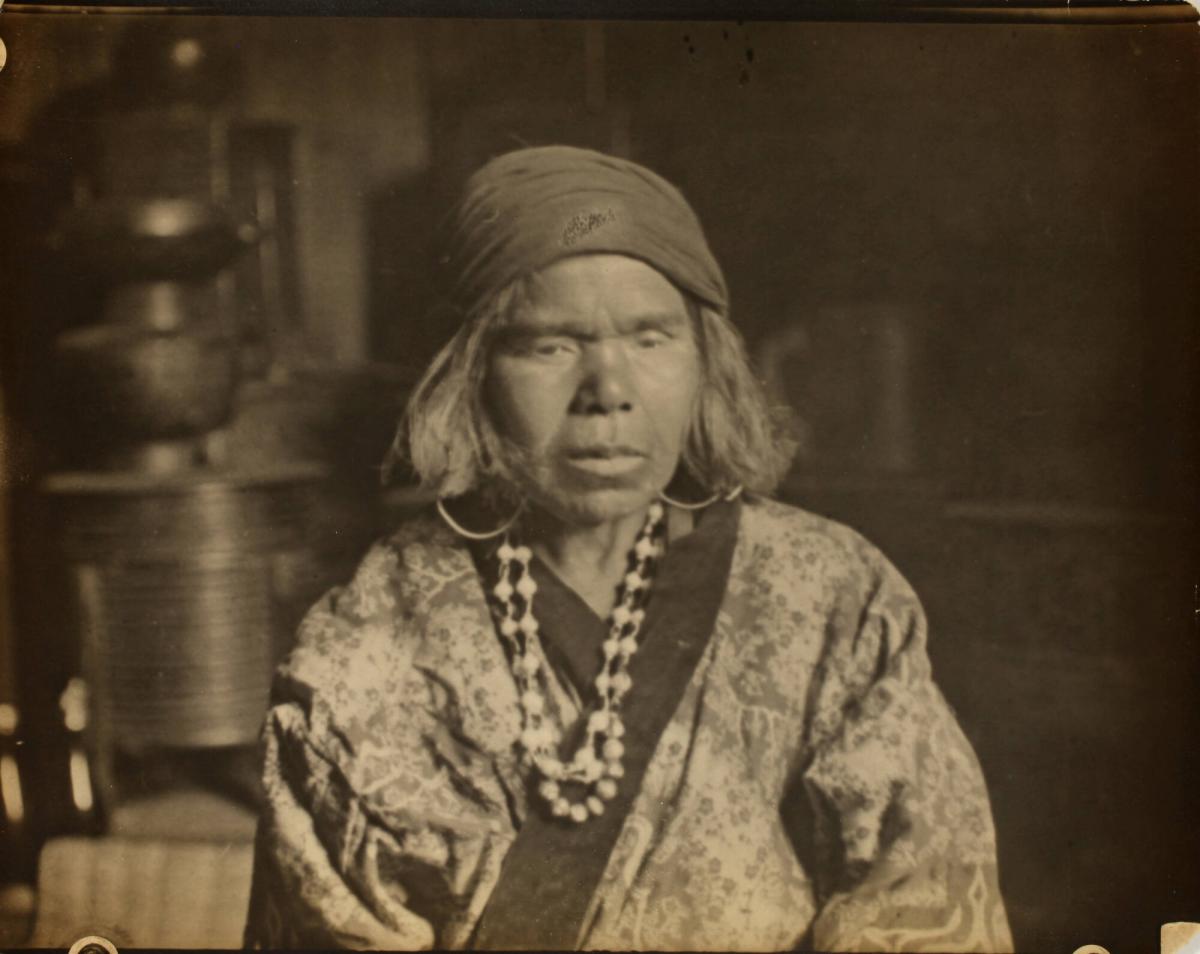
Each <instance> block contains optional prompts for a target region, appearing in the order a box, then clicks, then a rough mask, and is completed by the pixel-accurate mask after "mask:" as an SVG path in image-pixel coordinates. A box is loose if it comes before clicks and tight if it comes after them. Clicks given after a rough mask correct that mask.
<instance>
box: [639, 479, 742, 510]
mask: <svg viewBox="0 0 1200 954" xmlns="http://www.w3.org/2000/svg"><path fill="white" fill-rule="evenodd" d="M741 493H742V485H741V484H738V485H737V486H736V487H734V488H733V490H731V491H729V493H727V494H722V493H717V494H713V495H712V496H711V497H709V498H708V499H707V500H701V501H700V502H699V503H683V502H682V501H680V500H673V499H671V498H670V497H668V496H667V495H666V493H664V492H663V491H661V490H660V491H659V492H658V499H659V500H661V501H663V502H664V503H669V504H670V505H671V506H672V507H678V508H679V509H680V510H703V509H704V508H705V507H708V506H711V505H712V504H715V503H716V502H717V501H718V500H736V499H737V498H738V497H739V496H741Z"/></svg>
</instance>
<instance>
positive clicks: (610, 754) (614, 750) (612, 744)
mask: <svg viewBox="0 0 1200 954" xmlns="http://www.w3.org/2000/svg"><path fill="white" fill-rule="evenodd" d="M624 754H625V746H624V745H623V744H622V743H621V742H619V741H618V740H617V739H609V740H608V741H607V742H605V743H604V757H605V758H606V759H608V760H609V762H616V761H618V760H619V759H620V758H621V756H622V755H624Z"/></svg>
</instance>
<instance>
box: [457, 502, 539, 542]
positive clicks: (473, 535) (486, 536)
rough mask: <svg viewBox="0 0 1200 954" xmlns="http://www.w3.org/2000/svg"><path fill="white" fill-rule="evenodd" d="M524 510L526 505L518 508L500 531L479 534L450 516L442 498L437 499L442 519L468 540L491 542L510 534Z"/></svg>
mask: <svg viewBox="0 0 1200 954" xmlns="http://www.w3.org/2000/svg"><path fill="white" fill-rule="evenodd" d="M524 509H525V505H524V504H521V506H519V507H517V512H516V513H514V514H513V515H512V516H511V517H509V518H508V520H507V521H505V522H504V524H502V525H501V526H500V527H499V528H498V529H496V530H489V531H488V532H487V533H477V532H476V531H474V530H468V529H467V528H466V527H464V526H463V525H462V524H461V523H459V522H458V521H457V520H455V519H454V518H453V517H452V516H450V512H449V511H448V510H447V509H446V505H445V503H443V502H442V498H441V497H438V499H437V510H438V513H440V514H441V515H442V519H443V520H445V521H446V523H447V524H448V525H449V527H450V529H451V530H453V531H454V532H455V533H457V534H458V535H459V536H460V537H465V538H466V539H468V540H491V539H493V538H495V537H498V536H500V535H501V534H504V533H508V531H509V530H510V529H512V525H513V524H514V523H516V522H517V518H518V517H520V516H521V512H522V511H523V510H524Z"/></svg>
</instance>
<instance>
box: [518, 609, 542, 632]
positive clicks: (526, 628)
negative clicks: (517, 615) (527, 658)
mask: <svg viewBox="0 0 1200 954" xmlns="http://www.w3.org/2000/svg"><path fill="white" fill-rule="evenodd" d="M517 626H518V628H519V629H520V630H521V632H522V633H524V634H525V635H526V636H535V635H537V631H538V621H537V620H536V619H534V618H533V614H532V613H526V614H525V615H524V616H522V617H521V622H519V623H518V624H517Z"/></svg>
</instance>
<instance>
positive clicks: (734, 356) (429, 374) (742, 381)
mask: <svg viewBox="0 0 1200 954" xmlns="http://www.w3.org/2000/svg"><path fill="white" fill-rule="evenodd" d="M526 281H527V279H517V280H516V281H514V282H512V283H511V284H509V285H508V286H507V287H506V288H504V289H502V290H501V291H500V292H498V293H497V294H496V295H493V296H492V297H491V299H490V300H489V301H488V302H487V303H486V304H485V305H484V306H483V307H482V308H480V309H479V311H478V312H477V313H476V314H475V315H474V316H473V317H472V318H470V319H469V320H467V321H466V322H465V323H464V324H463V325H462V327H460V328H459V330H458V332H457V333H456V334H455V335H454V337H453V338H451V339H450V341H449V342H447V343H446V345H445V346H444V347H443V348H442V349H441V351H439V352H438V354H437V356H436V357H435V358H434V359H433V362H432V363H431V364H430V366H429V368H428V370H427V371H426V372H425V374H424V375H423V376H422V378H421V380H420V381H419V382H418V383H417V386H416V388H414V390H413V392H412V395H411V396H410V398H409V400H408V406H407V408H406V410H405V413H404V416H403V418H402V419H401V422H400V426H399V427H398V429H397V432H396V436H395V439H394V440H393V441H392V446H391V448H390V449H389V450H388V454H387V457H386V458H385V460H384V465H383V472H384V479H385V480H387V479H389V478H390V477H391V476H392V475H393V474H394V473H395V472H396V471H397V470H398V469H400V468H401V467H403V466H404V465H407V466H408V467H410V468H411V469H412V471H413V472H414V473H415V474H416V476H417V478H418V480H419V481H420V485H421V488H422V489H423V490H426V491H428V492H430V493H432V494H435V495H437V496H439V497H457V496H460V495H462V494H466V493H470V492H473V491H475V492H483V493H485V494H488V495H492V496H494V495H499V496H502V497H508V498H515V497H519V491H518V490H517V488H516V485H515V480H516V478H515V474H516V473H517V472H518V470H517V468H515V467H514V464H515V459H514V458H515V455H517V454H519V453H520V452H519V450H518V449H516V448H515V447H513V446H512V445H511V444H510V443H509V442H507V441H506V440H505V439H504V438H503V437H502V436H501V434H500V432H499V431H498V430H497V428H496V426H495V424H494V422H493V421H492V418H491V415H490V414H489V412H488V408H487V402H486V400H485V398H484V390H485V386H486V382H487V373H488V357H489V353H490V350H491V344H492V341H493V340H494V338H495V334H496V331H497V330H498V329H499V328H501V327H503V325H504V324H506V323H507V322H508V321H509V319H510V318H511V317H512V316H513V314H514V313H515V311H516V310H517V309H518V308H520V307H521V303H522V302H523V301H524V300H525V295H526ZM684 299H685V301H686V302H687V304H688V310H689V312H690V313H691V315H692V323H693V326H694V331H695V335H696V343H697V347H698V349H699V353H700V366H701V378H700V389H699V394H698V397H697V400H696V407H695V411H694V413H693V417H692V422H691V425H690V427H689V429H688V434H687V437H686V440H685V442H684V449H683V459H682V462H681V463H682V465H683V467H684V469H685V470H686V472H687V476H688V477H689V479H690V480H691V481H692V482H694V483H696V484H698V485H699V486H701V487H702V488H704V489H705V490H707V491H711V492H720V491H730V490H732V489H734V488H735V487H742V488H744V489H745V490H747V491H750V492H751V493H757V494H763V495H766V494H770V493H771V492H772V491H774V489H775V488H776V487H777V486H778V485H779V482H780V481H781V480H782V479H783V477H784V475H785V474H786V473H787V470H788V467H789V466H790V464H791V460H792V455H793V454H794V453H795V448H796V445H795V442H794V441H793V440H792V438H791V436H790V431H789V428H788V423H787V422H788V411H787V409H786V408H776V409H773V408H771V407H769V406H768V404H767V398H766V394H765V393H764V391H763V387H762V385H761V383H760V382H759V380H758V378H756V377H755V375H754V372H753V371H752V370H751V367H750V360H749V357H748V356H747V354H746V347H745V343H744V342H743V340H742V336H741V335H740V334H739V333H738V331H737V329H736V328H734V327H733V325H732V324H731V323H730V322H729V320H728V319H727V318H726V317H725V316H724V315H722V314H720V313H719V312H717V311H715V310H714V309H712V308H710V307H708V306H706V305H704V304H703V303H701V302H699V301H697V300H695V299H694V298H693V297H692V296H690V295H688V294H687V293H686V292H685V293H684Z"/></svg>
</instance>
